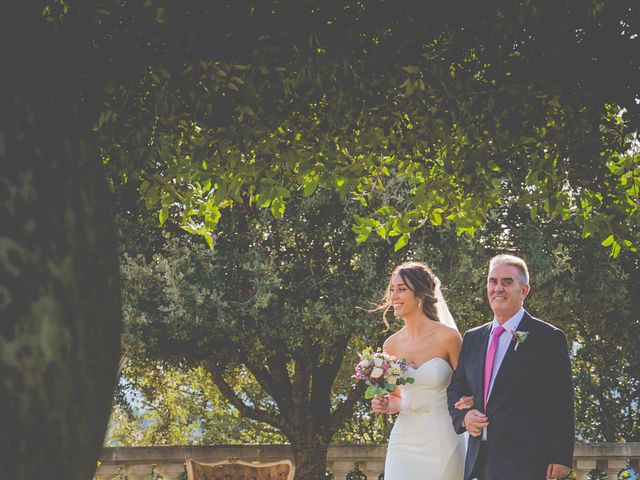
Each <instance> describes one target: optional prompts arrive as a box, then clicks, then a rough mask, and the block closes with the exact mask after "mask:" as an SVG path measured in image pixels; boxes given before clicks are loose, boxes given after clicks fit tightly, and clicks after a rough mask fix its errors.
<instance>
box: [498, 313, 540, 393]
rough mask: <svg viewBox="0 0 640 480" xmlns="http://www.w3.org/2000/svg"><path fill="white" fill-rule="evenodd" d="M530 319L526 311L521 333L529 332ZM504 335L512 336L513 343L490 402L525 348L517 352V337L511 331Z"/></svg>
mask: <svg viewBox="0 0 640 480" xmlns="http://www.w3.org/2000/svg"><path fill="white" fill-rule="evenodd" d="M530 318H531V317H530V315H529V314H528V313H527V312H526V311H525V312H524V316H523V317H522V320H521V321H520V324H519V325H518V331H519V332H527V331H529V327H530V321H529V320H530ZM504 335H511V336H512V338H511V341H510V342H509V348H508V349H507V353H506V354H505V356H504V359H503V360H502V363H501V364H500V369H499V370H498V373H497V375H496V378H495V380H494V381H493V387H492V389H491V395H490V396H489V401H491V397H493V392H495V391H496V387H498V386H499V385H500V383H502V379H504V378H506V377H507V375H508V373H509V371H510V370H511V369H512V368H513V364H514V360H515V359H516V358H517V356H518V355H519V354H520V353H521V351H522V349H523V348H524V347H523V345H520V347H518V350H516V339H515V337H513V335H512V333H511V332H510V331H507V332H505V333H504Z"/></svg>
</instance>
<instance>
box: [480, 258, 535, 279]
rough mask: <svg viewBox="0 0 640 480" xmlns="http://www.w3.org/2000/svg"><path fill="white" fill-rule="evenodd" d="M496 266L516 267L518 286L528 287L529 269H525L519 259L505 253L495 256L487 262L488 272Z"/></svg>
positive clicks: (524, 264)
mask: <svg viewBox="0 0 640 480" xmlns="http://www.w3.org/2000/svg"><path fill="white" fill-rule="evenodd" d="M496 265H511V266H513V267H516V268H517V269H518V276H519V277H520V285H529V269H528V268H527V264H526V262H525V261H524V260H523V259H521V258H520V257H516V256H515V255H509V254H506V253H503V254H501V255H496V256H495V257H493V258H492V259H491V261H490V262H489V271H491V270H492V269H493V267H495V266H496Z"/></svg>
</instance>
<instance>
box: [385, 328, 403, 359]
mask: <svg viewBox="0 0 640 480" xmlns="http://www.w3.org/2000/svg"><path fill="white" fill-rule="evenodd" d="M401 332H402V330H398V331H397V332H395V333H393V334H392V335H390V336H389V337H387V339H386V340H385V341H384V344H383V345H382V350H384V351H385V352H387V353H390V354H391V355H395V354H396V353H397V351H398V347H399V345H400V337H401V335H402V334H401Z"/></svg>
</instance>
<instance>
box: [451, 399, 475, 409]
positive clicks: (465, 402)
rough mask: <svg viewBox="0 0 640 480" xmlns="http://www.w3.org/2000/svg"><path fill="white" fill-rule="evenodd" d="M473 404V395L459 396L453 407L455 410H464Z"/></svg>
mask: <svg viewBox="0 0 640 480" xmlns="http://www.w3.org/2000/svg"><path fill="white" fill-rule="evenodd" d="M473 406H474V402H473V397H460V400H458V401H457V402H456V403H455V405H454V408H455V409H456V410H465V409H467V408H473Z"/></svg>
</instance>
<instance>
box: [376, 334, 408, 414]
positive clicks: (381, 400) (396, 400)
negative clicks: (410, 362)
mask: <svg viewBox="0 0 640 480" xmlns="http://www.w3.org/2000/svg"><path fill="white" fill-rule="evenodd" d="M393 337H394V336H393V335H391V336H390V337H389V338H387V339H386V340H385V342H384V345H383V346H382V350H383V351H384V352H385V353H388V354H389V355H393V356H394V357H398V355H397V353H398V352H396V349H395V341H394V339H393ZM401 407H402V396H401V394H400V389H399V388H396V389H395V390H394V391H393V392H391V393H390V394H389V395H387V396H386V397H374V398H373V399H372V400H371V409H372V410H373V411H374V412H375V413H389V414H394V413H398V412H399V411H400V408H401Z"/></svg>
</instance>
